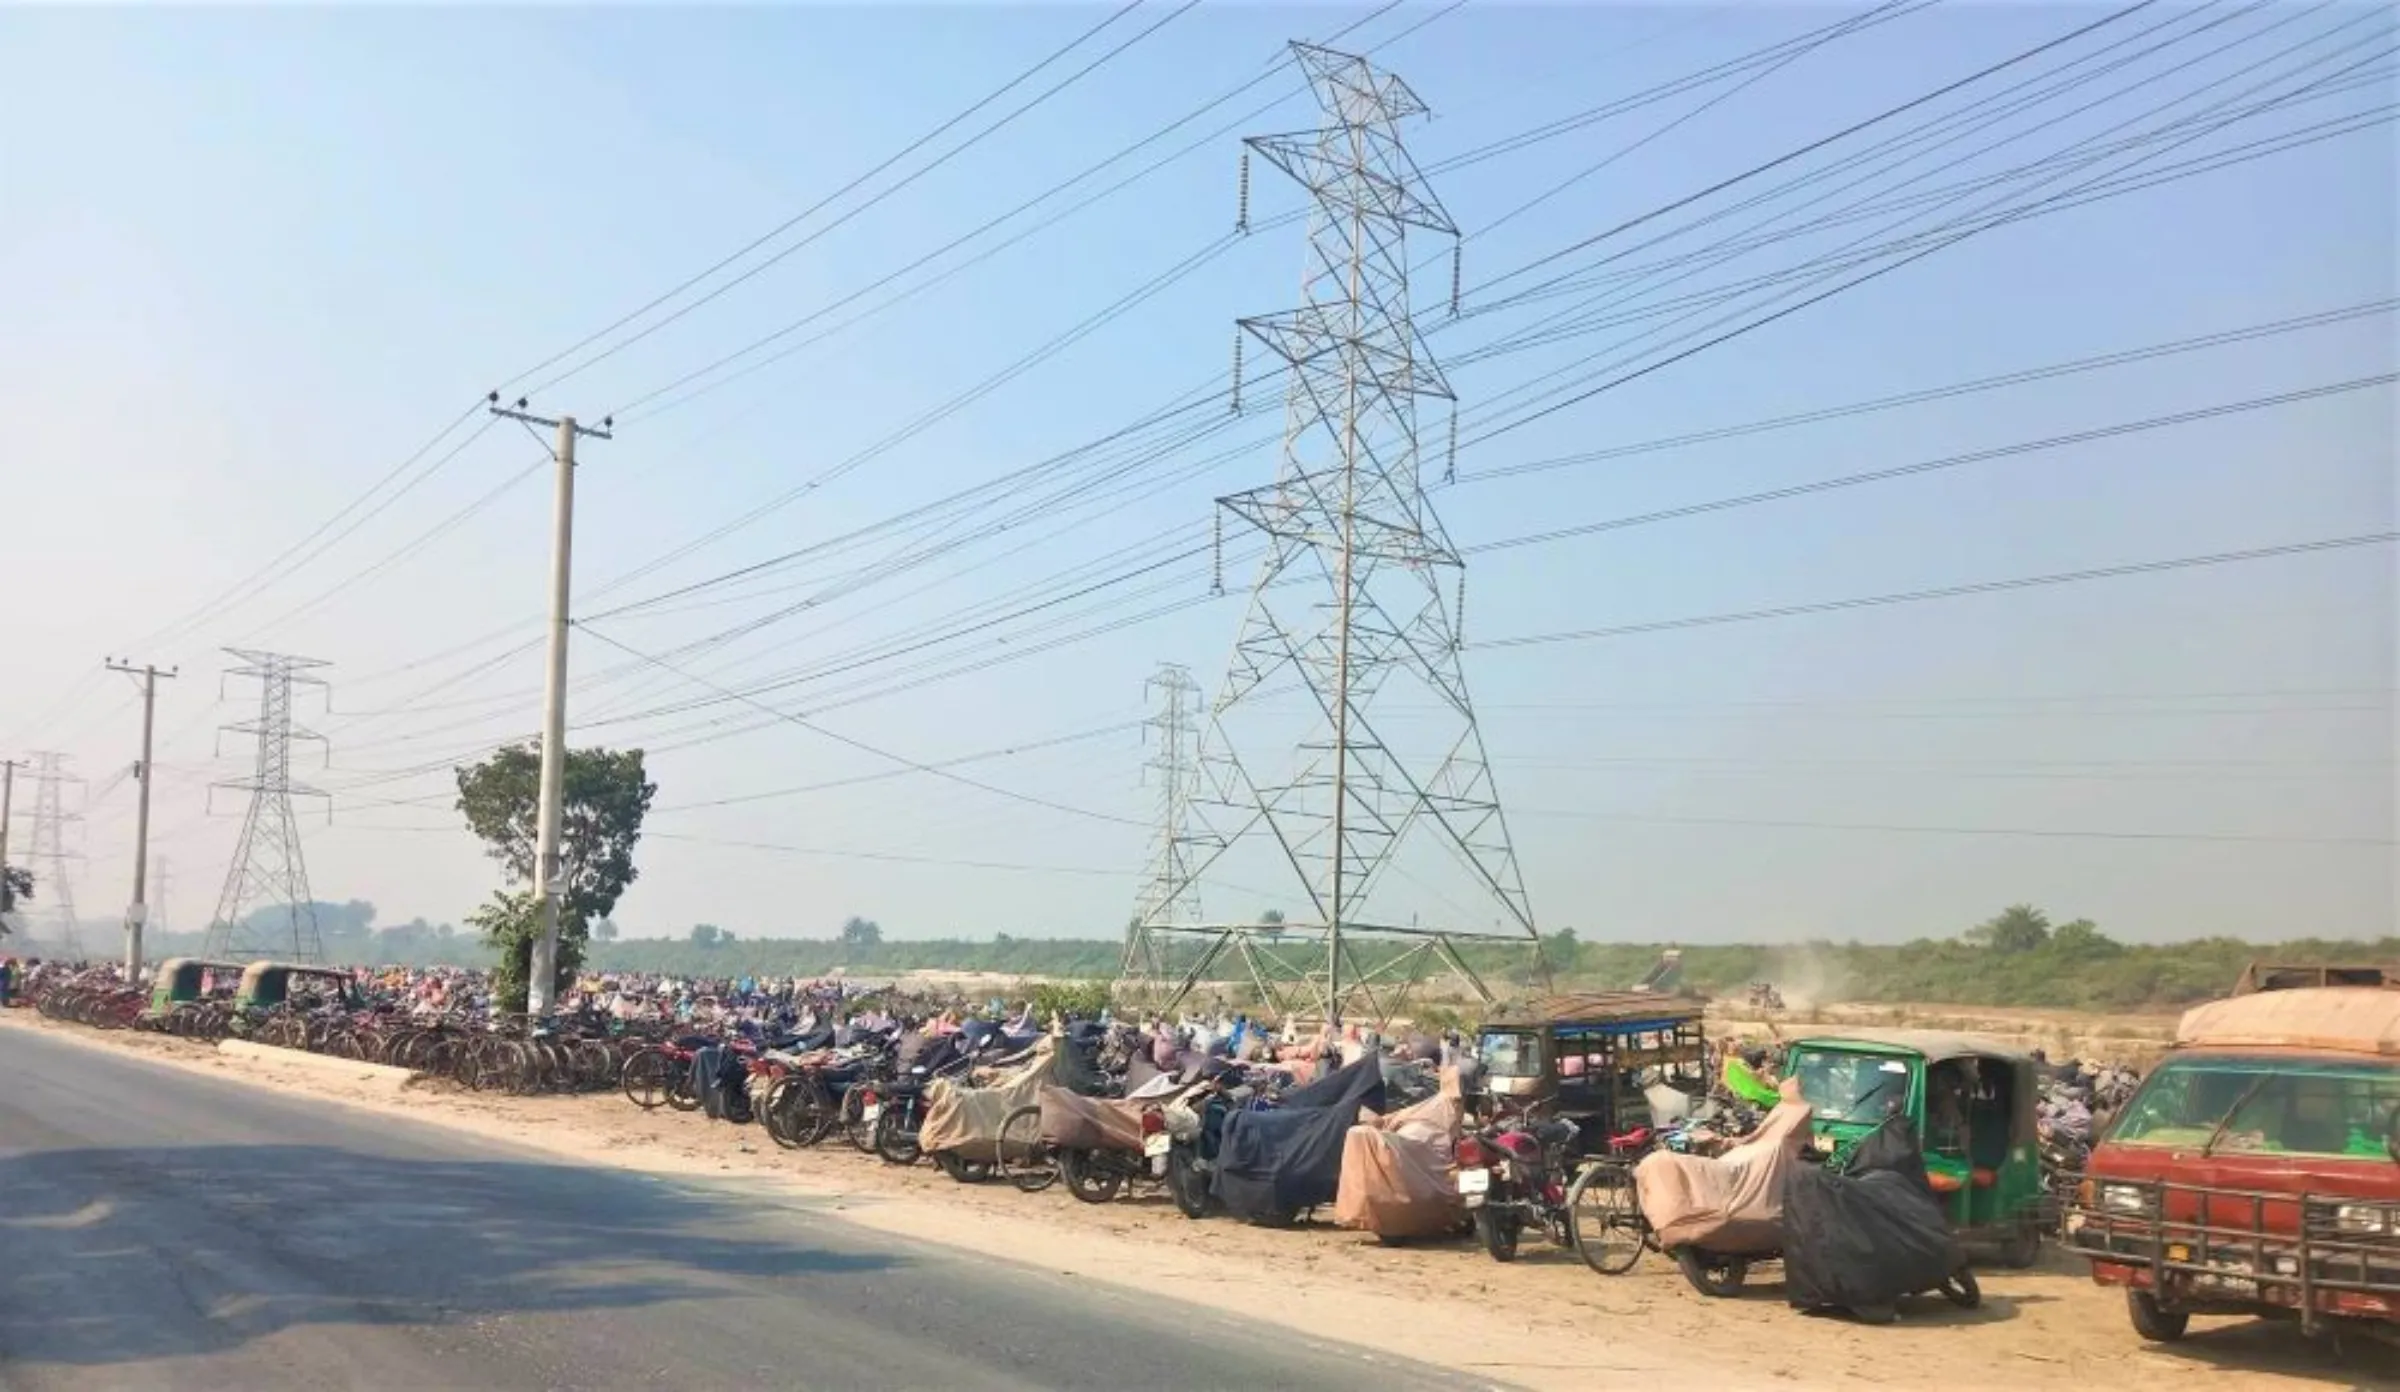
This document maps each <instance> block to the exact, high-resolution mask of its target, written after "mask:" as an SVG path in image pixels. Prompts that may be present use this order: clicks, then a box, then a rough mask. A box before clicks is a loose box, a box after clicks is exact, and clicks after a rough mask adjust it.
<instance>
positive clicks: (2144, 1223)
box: [2066, 986, 2400, 1340]
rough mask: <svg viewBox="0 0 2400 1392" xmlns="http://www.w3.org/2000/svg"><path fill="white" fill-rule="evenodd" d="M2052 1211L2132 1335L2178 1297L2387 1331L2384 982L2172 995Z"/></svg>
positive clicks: (2399, 1008)
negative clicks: (2107, 1288)
mask: <svg viewBox="0 0 2400 1392" xmlns="http://www.w3.org/2000/svg"><path fill="white" fill-rule="evenodd" d="M2066 1221H2067V1231H2066V1241H2067V1245H2068V1247H2069V1248H2070V1249H2071V1250H2073V1251H2075V1252H2077V1253H2080V1254H2081V1255H2083V1256H2086V1257H2089V1258H2090V1259H2091V1262H2092V1277H2093V1279H2094V1280H2097V1281H2099V1282H2100V1283H2101V1284H2103V1285H2112V1286H2123V1287H2124V1288H2125V1300H2126V1306H2127V1309H2128V1312H2129V1313H2130V1315H2131V1316H2132V1319H2133V1327H2134V1329H2135V1331H2136V1332H2138V1333H2139V1334H2140V1335H2141V1336H2142V1337H2143V1338H2146V1339H2154V1340H2172V1339H2179V1338H2181V1337H2183V1333H2184V1329H2185V1326H2186V1325H2187V1324H2188V1323H2189V1322H2190V1320H2191V1317H2192V1316H2193V1315H2195V1314H2202V1315H2219V1314H2231V1315H2256V1316H2267V1317H2275V1318H2290V1319H2297V1320H2298V1321H2299V1323H2300V1324H2301V1326H2302V1328H2304V1329H2306V1330H2308V1331H2309V1332H2311V1333H2314V1332H2316V1331H2317V1330H2319V1329H2322V1328H2325V1327H2327V1325H2328V1324H2329V1323H2330V1322H2334V1321H2339V1322H2341V1323H2342V1324H2344V1325H2345V1326H2348V1327H2350V1328H2353V1329H2355V1330H2357V1331H2359V1332H2368V1333H2376V1334H2381V1335H2383V1336H2385V1337H2387V1338H2389V1337H2393V1336H2394V1335H2395V1333H2400V990H2394V989H2391V988H2389V987H2366V986H2320V987H2304V988H2301V989H2293V990H2261V991H2257V992H2256V993H2254V994H2248V995H2238V996H2234V997H2232V998H2230V999H2227V1000H2221V1001H2212V1002H2210V1003H2209V1004H2207V1005H2202V1006H2196V1007H2194V1008H2193V1009H2191V1010H2189V1011H2187V1012H2185V1014H2184V1016H2183V1019H2182V1021H2181V1022H2180V1023H2179V1024H2178V1026H2177V1028H2176V1042H2175V1045H2174V1047H2173V1049H2172V1050H2170V1051H2169V1053H2168V1055H2167V1057H2166V1059H2165V1061H2164V1062H2162V1063H2161V1064H2160V1065H2159V1067H2158V1068H2157V1069H2156V1070H2155V1071H2153V1072H2152V1073H2151V1074H2150V1076H2149V1077H2148V1078H2147V1079H2145V1080H2143V1083H2142V1086H2141V1090H2140V1091H2138V1092H2136V1093H2135V1094H2134V1096H2133V1098H2132V1100H2131V1101H2129V1102H2127V1103H2126V1104H2125V1106H2124V1108H2123V1109H2122V1110H2121V1111H2120V1112H2119V1113H2118V1114H2117V1117H2116V1119H2115V1121H2114V1123H2113V1124H2112V1125H2111V1126H2110V1127H2109V1129H2108V1131H2107V1133H2106V1134H2105V1135H2104V1136H2103V1137H2102V1139H2101V1141H2100V1144H2099V1145H2098V1146H2097V1147H2095V1148H2094V1149H2093V1151H2092V1156H2091V1161H2090V1163H2089V1165H2088V1166H2087V1167H2086V1169H2085V1171H2084V1180H2083V1183H2082V1185H2081V1187H2080V1188H2079V1190H2078V1191H2077V1195H2076V1201H2075V1202H2074V1204H2073V1205H2072V1206H2071V1207H2070V1209H2069V1211H2068V1213H2067V1220H2066Z"/></svg>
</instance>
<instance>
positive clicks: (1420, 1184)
mask: <svg viewBox="0 0 2400 1392" xmlns="http://www.w3.org/2000/svg"><path fill="white" fill-rule="evenodd" d="M1458 1120H1459V1109H1458V1074H1457V1073H1456V1072H1455V1071H1451V1072H1445V1073H1444V1074H1443V1075H1442V1089H1441V1091H1439V1092H1437V1093H1435V1094H1434V1095H1433V1096H1431V1097H1428V1098H1426V1099H1425V1100H1424V1101H1422V1102H1419V1103H1418V1104H1416V1105H1415V1106H1413V1107H1403V1108H1401V1109H1400V1110H1399V1111H1396V1112H1394V1113H1392V1114H1391V1115H1390V1116H1386V1117H1377V1118H1375V1119H1374V1120H1372V1121H1362V1122H1360V1123H1359V1124H1358V1125H1356V1126H1353V1127H1351V1128H1350V1132H1349V1134H1348V1135H1347V1136H1345V1137H1343V1138H1342V1174H1341V1185H1340V1188H1339V1189H1338V1190H1337V1191H1336V1192H1335V1194H1334V1196H1333V1221H1335V1222H1337V1223H1339V1224H1341V1225H1342V1226H1343V1227H1345V1228H1358V1229H1360V1230H1362V1231H1365V1232H1371V1233H1373V1234H1375V1235H1376V1236H1377V1237H1433V1236H1436V1235H1439V1234H1441V1233H1446V1232H1452V1231H1455V1230H1456V1229H1457V1228H1458V1225H1459V1224H1460V1223H1461V1222H1462V1221H1464V1220H1465V1218H1466V1216H1467V1207H1466V1204H1465V1203H1464V1202H1463V1201H1462V1200H1461V1199H1460V1198H1459V1197H1458V1161H1457V1157H1456V1147H1457V1144H1458Z"/></svg>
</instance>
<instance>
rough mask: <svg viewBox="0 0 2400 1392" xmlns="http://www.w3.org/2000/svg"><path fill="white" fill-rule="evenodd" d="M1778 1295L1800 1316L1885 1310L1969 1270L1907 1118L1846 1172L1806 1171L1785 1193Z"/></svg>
mask: <svg viewBox="0 0 2400 1392" xmlns="http://www.w3.org/2000/svg"><path fill="white" fill-rule="evenodd" d="M1783 1229H1784V1238H1783V1290H1784V1295H1785V1298H1787V1299H1788V1300H1790V1301H1791V1303H1792V1304H1793V1306H1795V1307H1796V1308H1798V1309H1803V1310H1856V1309H1858V1308H1859V1307H1861V1306H1867V1305H1890V1304H1892V1303H1894V1302H1895V1301H1897V1300H1898V1299H1899V1298H1900V1297H1901V1296H1904V1295H1910V1294H1913V1293H1915V1292H1917V1291H1927V1290H1933V1289H1935V1288H1936V1287H1938V1286H1940V1285H1941V1284H1942V1282H1943V1280H1944V1279H1946V1278H1947V1277H1948V1276H1949V1275H1950V1273H1952V1272H1954V1271H1956V1270H1958V1268H1959V1267H1960V1266H1962V1265H1964V1264H1965V1260H1966V1259H1965V1256H1964V1255H1963V1254H1962V1253H1961V1252H1960V1251H1959V1247H1958V1240H1957V1239H1956V1238H1954V1237H1952V1236H1951V1235H1950V1223H1949V1220H1948V1219H1947V1218H1945V1217H1944V1216H1943V1214H1942V1203H1941V1200H1940V1199H1938V1198H1936V1197H1935V1196H1934V1192H1933V1186H1932V1185H1931V1184H1929V1183H1927V1182H1926V1179H1925V1157H1924V1156H1923V1155H1922V1154H1921V1153H1920V1152H1919V1150H1918V1148H1917V1135H1916V1131H1915V1129H1914V1128H1913V1127H1911V1126H1910V1125H1909V1124H1908V1118H1906V1117H1903V1116H1895V1117H1892V1118H1890V1119H1889V1120H1887V1121H1885V1122H1884V1123H1883V1125H1881V1126H1879V1127H1877V1128H1876V1129H1875V1130H1874V1131H1872V1132H1870V1133H1868V1135H1867V1137H1866V1139H1864V1140H1862V1141H1860V1142H1859V1143H1858V1149H1857V1150H1856V1151H1855V1152H1853V1154H1852V1157H1851V1160H1850V1164H1849V1166H1848V1168H1847V1170H1846V1171H1843V1172H1836V1171H1834V1170H1833V1169H1832V1168H1830V1167H1828V1166H1822V1165H1803V1166H1801V1167H1800V1168H1798V1169H1796V1170H1794V1171H1793V1172H1792V1174H1791V1177H1790V1178H1789V1179H1788V1180H1786V1181H1785V1186H1784V1191H1783Z"/></svg>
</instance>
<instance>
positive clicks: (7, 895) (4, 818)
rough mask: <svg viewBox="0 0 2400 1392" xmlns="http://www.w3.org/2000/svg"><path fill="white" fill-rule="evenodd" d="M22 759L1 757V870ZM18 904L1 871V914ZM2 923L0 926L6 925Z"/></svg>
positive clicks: (4, 861) (3, 867)
mask: <svg viewBox="0 0 2400 1392" xmlns="http://www.w3.org/2000/svg"><path fill="white" fill-rule="evenodd" d="M23 762H24V761H23V760H21V759H0V872H5V871H6V870H7V869H8V823H9V815H10V814H9V804H10V802H11V801H12V800H13V799H14V798H15V796H16V792H17V766H18V765H19V764H21V763H23ZM16 906H17V896H16V894H15V892H14V891H12V890H11V889H10V888H9V887H8V876H7V875H6V874H5V873H0V915H4V914H6V913H7V912H8V911H9V910H11V909H13V908H15V907H16ZM5 926H6V925H5V924H0V927H5Z"/></svg>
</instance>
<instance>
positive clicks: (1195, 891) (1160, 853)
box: [1124, 662, 1200, 982]
mask: <svg viewBox="0 0 2400 1392" xmlns="http://www.w3.org/2000/svg"><path fill="white" fill-rule="evenodd" d="M1142 694H1143V695H1145V696H1148V697H1150V698H1152V699H1153V700H1155V701H1156V702H1157V703H1158V713H1157V714H1156V715H1153V716H1151V717H1150V718H1149V719H1148V720H1146V721H1144V722H1142V724H1143V733H1144V736H1145V739H1146V742H1147V743H1148V744H1149V746H1150V758H1149V761H1148V762H1147V763H1145V764H1143V765H1142V767H1143V769H1144V770H1145V771H1146V772H1147V773H1149V774H1151V775H1154V776H1155V782H1156V784H1157V787H1158V830H1157V831H1156V832H1155V833H1154V834H1153V835H1152V836H1151V839H1150V864H1149V867H1148V868H1147V869H1146V870H1145V871H1144V872H1143V874H1142V888H1141V893H1140V894H1139V895H1138V896H1136V898H1135V900H1134V906H1133V923H1132V926H1131V927H1129V928H1128V929H1127V930H1126V935H1125V964H1124V973H1125V975H1126V976H1127V977H1128V978H1130V979H1135V980H1145V981H1151V982H1157V981H1162V980H1163V979H1164V978H1165V977H1166V975H1167V972H1168V965H1169V963H1170V961H1171V960H1172V953H1171V951H1170V949H1171V947H1172V940H1171V939H1169V938H1168V937H1166V936H1165V935H1163V934H1157V933H1153V932H1151V931H1150V930H1149V929H1148V927H1147V926H1146V925H1148V924H1151V923H1190V922H1196V921H1198V919H1199V917H1200V885H1199V882H1198V881H1197V880H1195V879H1194V878H1193V877H1192V873H1191V866H1190V865H1189V863H1188V861H1189V858H1190V852H1191V832H1190V827H1189V817H1190V812H1191V805H1192V792H1193V784H1194V781H1195V774H1196V771H1197V770H1196V765H1195V762H1194V756H1195V754H1196V753H1197V749H1198V744H1199V717H1200V683H1198V682H1196V681H1194V680H1192V673H1191V669H1190V668H1188V667H1185V666H1183V665H1182V664H1180V663H1174V662H1162V663H1160V664H1159V665H1158V670H1157V671H1156V672H1154V673H1152V674H1151V676H1150V679H1149V680H1148V681H1147V682H1144V683H1143V684H1142Z"/></svg>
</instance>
